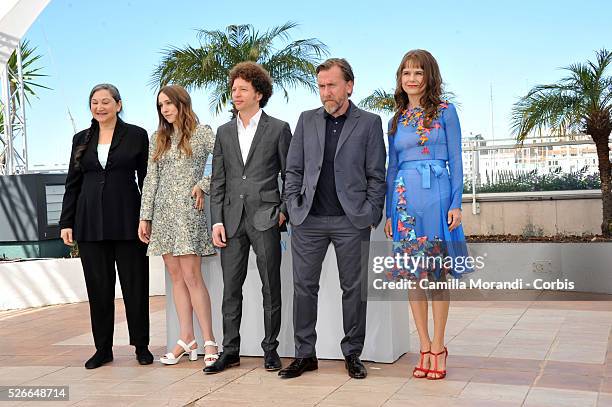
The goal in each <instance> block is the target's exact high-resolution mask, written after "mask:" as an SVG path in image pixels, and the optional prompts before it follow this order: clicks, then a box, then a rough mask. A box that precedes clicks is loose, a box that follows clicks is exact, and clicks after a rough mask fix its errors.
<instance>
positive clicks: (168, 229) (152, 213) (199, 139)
mask: <svg viewBox="0 0 612 407" xmlns="http://www.w3.org/2000/svg"><path fill="white" fill-rule="evenodd" d="M156 136H157V134H156V133H154V134H153V136H151V142H150V143H149V162H148V166H147V176H146V178H145V181H144V186H143V190H142V203H141V207H140V208H141V209H140V219H141V220H150V221H151V222H152V225H151V237H150V242H149V248H148V250H147V255H148V256H160V255H163V254H172V255H174V256H180V255H186V254H196V255H198V256H207V255H212V254H215V249H214V247H213V245H212V241H211V238H210V234H209V232H208V222H207V220H206V215H205V212H204V211H203V210H202V211H199V210H197V209H196V208H195V200H194V198H192V196H191V191H192V189H193V187H194V186H196V185H198V186H199V187H200V188H201V189H202V191H204V193H205V194H208V193H209V191H210V177H209V176H204V168H205V166H206V161H207V159H208V156H209V155H210V154H212V152H213V147H214V144H215V134H214V133H213V131H212V129H211V128H210V126H208V125H198V127H197V128H196V130H195V132H194V134H193V135H192V137H191V139H190V144H191V149H192V152H193V154H192V155H191V157H186V156H185V155H184V154H182V153H181V151H180V150H179V148H178V142H179V136H178V135H177V134H172V136H171V137H170V138H171V141H172V143H171V147H170V149H169V150H168V151H166V153H165V154H164V155H163V156H162V158H160V159H159V160H158V161H153V153H154V151H155V145H156Z"/></svg>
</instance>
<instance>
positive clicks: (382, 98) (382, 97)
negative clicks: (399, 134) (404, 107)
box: [359, 89, 395, 113]
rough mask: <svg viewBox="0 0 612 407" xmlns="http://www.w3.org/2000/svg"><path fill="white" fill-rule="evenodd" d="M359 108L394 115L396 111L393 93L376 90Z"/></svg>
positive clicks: (361, 102) (363, 100)
mask: <svg viewBox="0 0 612 407" xmlns="http://www.w3.org/2000/svg"><path fill="white" fill-rule="evenodd" d="M359 106H361V107H363V108H364V109H367V110H372V111H375V112H384V113H393V112H394V111H395V99H394V97H393V93H390V92H387V91H385V90H384V89H376V90H375V91H374V92H372V94H370V95H369V96H367V97H366V98H364V99H362V100H361V101H360V102H359Z"/></svg>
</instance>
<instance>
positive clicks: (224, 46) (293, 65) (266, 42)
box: [150, 22, 327, 113]
mask: <svg viewBox="0 0 612 407" xmlns="http://www.w3.org/2000/svg"><path fill="white" fill-rule="evenodd" d="M296 26H297V24H296V23H294V22H287V23H285V24H283V25H281V26H278V27H274V28H272V29H270V30H268V31H266V32H264V33H260V32H259V31H256V30H255V28H254V27H253V26H252V25H250V24H245V25H230V26H228V27H227V28H226V29H225V31H219V30H215V31H209V30H198V39H199V41H200V44H199V46H196V47H192V46H189V45H188V46H186V47H184V48H178V47H169V48H167V49H166V50H164V55H163V57H162V60H161V62H160V64H159V65H158V66H157V67H156V68H155V70H154V71H153V75H152V78H151V82H150V83H151V85H152V86H153V87H154V88H158V87H160V86H163V85H166V84H168V83H171V82H172V83H174V84H177V85H181V86H183V87H185V88H186V89H188V90H190V89H198V88H209V89H210V90H211V95H210V107H211V109H214V111H215V113H219V112H221V111H222V110H223V108H224V107H225V106H226V105H227V104H228V102H229V101H230V100H231V89H230V86H229V84H228V77H229V71H230V70H231V69H232V67H233V66H234V65H236V64H237V63H239V62H243V61H254V62H257V63H259V64H261V65H262V66H263V67H264V68H265V69H266V70H267V71H268V72H269V73H270V76H271V77H272V80H273V81H274V85H275V86H276V87H277V88H280V90H281V91H282V92H283V95H284V97H285V100H289V92H288V89H289V88H296V87H298V86H304V87H306V88H307V89H309V90H310V91H312V92H314V91H315V90H316V89H317V87H316V82H315V68H316V65H317V64H318V62H319V61H320V58H321V56H323V55H327V46H326V45H325V44H323V43H322V42H321V41H319V40H318V39H316V38H309V39H303V40H296V41H291V42H289V41H290V36H289V31H290V30H291V29H293V28H295V27H296ZM277 42H283V43H284V45H282V46H281V48H280V49H277V48H276V47H275V45H276V43H277Z"/></svg>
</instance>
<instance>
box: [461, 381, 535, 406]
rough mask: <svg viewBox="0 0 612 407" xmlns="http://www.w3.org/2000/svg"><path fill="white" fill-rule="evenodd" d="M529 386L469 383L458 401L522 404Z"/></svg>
mask: <svg viewBox="0 0 612 407" xmlns="http://www.w3.org/2000/svg"><path fill="white" fill-rule="evenodd" d="M528 391H529V386H515V385H507V384H492V383H476V382H470V383H468V385H467V386H465V388H464V389H463V391H462V392H461V394H460V395H459V398H460V399H469V400H486V401H502V402H509V403H518V404H520V403H522V402H523V400H524V399H525V396H526V395H527V392H528Z"/></svg>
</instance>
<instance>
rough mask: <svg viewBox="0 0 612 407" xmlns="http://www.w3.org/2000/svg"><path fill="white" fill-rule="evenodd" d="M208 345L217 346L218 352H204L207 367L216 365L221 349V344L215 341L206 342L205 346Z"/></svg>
mask: <svg viewBox="0 0 612 407" xmlns="http://www.w3.org/2000/svg"><path fill="white" fill-rule="evenodd" d="M207 346H214V347H215V348H217V353H205V354H204V366H205V367H208V366H212V365H214V364H215V362H216V361H217V359H219V351H218V349H219V345H217V343H216V342H213V341H206V342H204V347H205V348H206V347H207Z"/></svg>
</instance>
